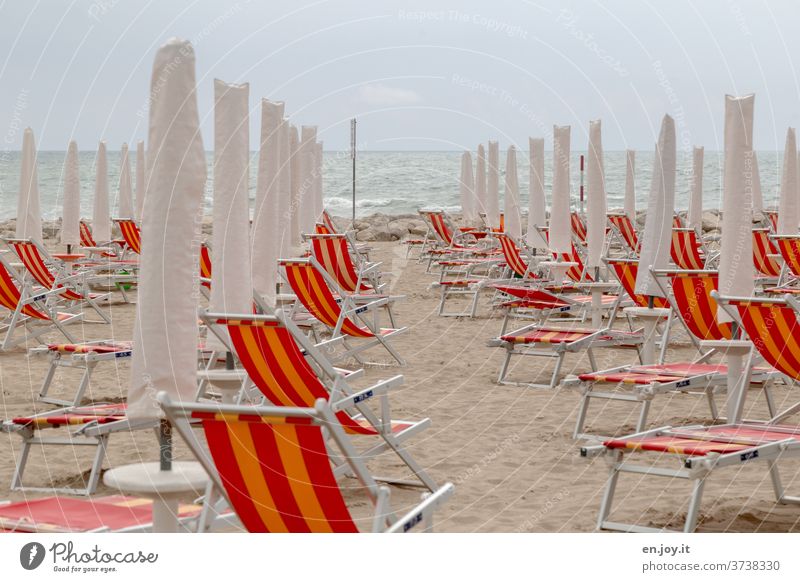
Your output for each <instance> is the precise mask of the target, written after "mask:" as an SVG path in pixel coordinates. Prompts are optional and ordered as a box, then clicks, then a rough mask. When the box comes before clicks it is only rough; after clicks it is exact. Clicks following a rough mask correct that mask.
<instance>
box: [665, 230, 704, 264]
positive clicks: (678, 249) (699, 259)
mask: <svg viewBox="0 0 800 582" xmlns="http://www.w3.org/2000/svg"><path fill="white" fill-rule="evenodd" d="M670 255H671V256H672V262H674V263H675V264H676V265H678V267H680V268H681V269H687V270H690V271H698V270H700V269H702V268H703V267H704V266H705V264H706V259H705V256H704V255H703V252H702V250H701V245H700V241H699V240H698V239H697V232H695V230H694V229H693V228H673V229H672V246H671V247H670Z"/></svg>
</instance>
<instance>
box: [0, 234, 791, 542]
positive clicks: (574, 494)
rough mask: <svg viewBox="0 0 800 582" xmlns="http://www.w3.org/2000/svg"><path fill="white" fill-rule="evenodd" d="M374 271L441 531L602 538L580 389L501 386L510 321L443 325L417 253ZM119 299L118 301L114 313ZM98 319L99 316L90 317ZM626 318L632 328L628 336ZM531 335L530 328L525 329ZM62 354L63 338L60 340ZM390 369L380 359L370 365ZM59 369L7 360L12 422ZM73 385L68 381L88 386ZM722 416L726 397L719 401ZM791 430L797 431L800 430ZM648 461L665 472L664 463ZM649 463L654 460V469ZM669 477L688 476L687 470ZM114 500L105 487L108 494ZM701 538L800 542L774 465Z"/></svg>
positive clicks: (637, 486)
mask: <svg viewBox="0 0 800 582" xmlns="http://www.w3.org/2000/svg"><path fill="white" fill-rule="evenodd" d="M371 246H372V247H373V259H375V260H380V261H383V269H384V272H388V273H391V277H392V278H391V281H392V290H391V292H392V293H393V294H401V295H405V296H406V299H405V301H402V302H399V303H398V304H397V305H396V313H397V316H398V322H399V323H401V324H402V325H405V326H408V328H409V329H408V331H407V333H405V334H404V335H403V336H401V337H399V338H397V341H396V345H397V347H398V349H399V350H400V352H401V354H402V355H403V356H404V357H405V358H406V359H407V361H408V364H407V365H406V366H405V367H402V368H398V367H387V368H383V367H371V368H368V369H367V371H366V374H365V378H364V379H363V380H361V381H359V386H365V385H368V384H369V383H371V382H374V381H376V380H378V379H381V378H386V377H389V376H393V375H395V374H403V375H404V376H405V385H404V386H402V387H401V388H400V389H398V390H396V391H395V392H394V393H393V394H392V398H391V402H392V408H393V416H394V417H395V418H410V419H417V418H422V417H429V418H430V419H431V420H432V426H431V428H429V429H428V430H427V431H425V432H423V433H421V434H420V435H418V436H417V437H416V438H414V439H413V440H412V441H410V442H409V443H408V446H409V449H410V451H411V452H412V453H413V454H414V456H415V457H416V458H417V459H418V460H419V461H420V462H421V463H422V464H423V465H424V466H425V467H426V468H427V469H428V470H429V472H430V473H431V474H432V475H433V477H434V478H435V479H436V480H437V481H438V482H445V481H451V482H453V483H454V484H455V486H456V491H455V495H454V496H453V497H452V498H451V500H450V501H449V502H448V504H447V505H446V507H445V508H444V509H443V510H442V511H440V512H439V513H437V515H436V523H435V527H436V530H437V531H448V532H474V531H480V532H528V531H531V532H571V531H592V530H593V529H594V527H595V519H596V516H597V512H598V509H599V505H600V496H601V494H602V490H603V487H604V485H605V481H606V476H607V464H606V461H605V460H604V459H603V458H598V459H595V460H592V461H588V460H586V459H582V458H581V457H580V456H579V448H580V446H579V443H577V442H575V441H573V439H572V436H571V434H572V430H573V425H574V421H575V414H576V411H577V405H578V402H579V393H578V392H577V391H574V390H567V389H557V390H552V391H551V390H544V389H530V388H519V387H513V386H499V385H497V384H496V378H497V374H498V371H499V368H500V364H501V361H502V358H503V350H502V349H501V348H490V347H487V345H486V344H487V340H489V339H490V338H491V337H493V336H495V335H496V334H497V333H498V331H499V329H500V323H501V321H500V319H498V318H487V317H486V314H487V305H488V302H489V297H488V295H487V296H486V297H484V298H483V299H482V301H481V314H482V316H481V317H480V318H477V319H474V320H470V319H461V318H442V317H438V316H437V315H436V308H437V305H438V291H437V290H433V289H430V287H429V285H430V283H431V282H432V281H434V280H435V278H434V276H433V275H428V274H425V272H424V265H420V264H417V263H416V261H415V260H413V259H412V260H409V261H406V260H405V258H404V256H405V247H404V246H402V245H400V244H398V243H377V242H376V243H371ZM116 299H119V298H118V297H115V300H116ZM110 311H111V314H112V317H113V325H111V326H108V325H101V324H92V323H87V324H82V325H75V326H72V327H71V330H72V331H74V332H75V333H76V335H79V336H81V335H82V336H83V337H85V338H86V339H101V338H112V337H113V338H114V339H119V340H129V339H130V338H131V333H132V327H133V318H134V313H135V306H134V305H130V304H121V303H119V302H115V304H114V305H112V306H111V308H110ZM86 316H87V318H90V319H92V318H93V317H92V313H91V312H89V311H87V313H86ZM624 323H625V322H624V319H623V320H622V321H621V322H620V324H619V325H620V326H622V325H624ZM521 325H522V323H521V324H520V326H521ZM48 338H49V339H52V340H54V341H61V340H60V339H59V338H58V337H57V336H56V335H54V334H53V335H50V336H48ZM683 344H684V345H683V346H681V347H675V348H674V349H671V350H670V353H669V360H670V361H677V360H681V359H684V360H685V359H691V358H693V357H694V356H695V355H696V353H695V351H694V349H693V348H690V347H689V345H688V344H687V343H686V342H683ZM368 353H369V354H370V355H371V356H372V357H373V358H375V359H378V360H384V361H385V360H386V357H385V354H383V353H381V350H380V349H375V350H372V352H368ZM597 355H598V363H599V365H600V366H602V367H610V366H613V365H620V364H624V363H628V362H632V361H633V359H634V352H632V351H630V350H599V351H598V352H597ZM517 360H518V363H517V365H516V366H515V368H514V372H513V373H514V375H515V377H517V378H528V379H531V380H538V381H543V380H546V378H548V377H549V375H550V371H551V370H552V368H551V366H552V364H553V362H552V361H549V360H542V359H540V358H517ZM46 369H47V360H46V358H36V357H29V356H28V355H27V354H26V352H25V350H24V349H23V348H17V349H15V350H12V351H10V352H8V353H3V354H0V388H2V406H3V409H2V417H3V418H11V417H14V416H18V415H27V414H29V413H30V412H31V411H33V410H44V409H49V408H52V407H51V406H46V405H42V404H41V403H37V402H36V400H35V397H36V394H37V393H38V391H39V387H40V384H41V381H42V379H43V378H44V374H45V371H46ZM588 369H589V364H588V360H587V358H586V357H585V356H584V357H579V356H572V357H570V358H569V359H568V361H567V363H566V365H565V367H564V371H565V372H566V373H579V372H583V371H587V370H588ZM128 374H129V365H128V364H127V363H123V362H111V363H106V364H103V365H101V366H99V367H98V368H97V370H96V372H95V376H94V380H93V387H92V391H91V392H90V393H89V394H87V396H88V397H90V398H93V399H95V400H104V401H107V400H118V399H120V398H122V397H123V396H124V395H125V391H126V387H127V381H128ZM77 378H78V375H77V373H76V372H73V373H72V374H71V375H70V376H68V377H66V376H65V379H66V380H69V381H70V382H71V386H72V387H73V388H74V386H75V385H76V383H77ZM774 390H775V392H774V393H775V398H776V401H777V402H778V404H779V406H781V408H783V407H785V406H788V405H789V404H791V403H793V402H794V401H795V400H797V399H800V392H798V391H797V390H789V389H788V388H787V387H785V386H783V385H778V386H776V387H775V388H774ZM719 402H720V404H721V403H722V396H720V397H719ZM637 415H638V407H635V406H632V405H630V404H628V403H612V404H608V405H605V406H604V405H603V404H595V405H594V406H593V408H592V409H590V416H589V418H590V422H589V427H588V428H589V430H593V431H595V432H603V433H604V434H608V433H611V432H614V433H617V434H624V433H626V432H632V431H633V429H634V426H635V423H636V418H637ZM708 417H709V413H708V408H707V405H706V402H705V399H704V397H701V396H697V395H687V394H676V395H669V396H662V397H658V398H656V400H655V401H654V403H653V406H652V408H651V413H650V417H649V426H650V427H656V426H663V425H671V424H686V423H700V422H706V421H707V420H708ZM746 417H747V418H760V419H763V418H766V417H767V413H766V407H765V405H764V401H763V398H762V396H761V394H760V393H759V392H758V391H756V390H752V391H751V392H750V394H749V398H748V404H747V411H746ZM791 420H792V419H790V421H791ZM0 439H2V440H3V446H4V447H5V448H4V450H5V451H6V452H7V453H6V454H5V455H3V456H2V459H0V498H9V499H13V500H17V499H22V498H24V497H26V496H28V497H34V496H36V494H31V493H29V494H23V493H21V492H10V491H9V484H10V482H11V475H12V472H13V468H14V463H15V458H16V455H17V454H18V452H19V444H20V439H19V438H18V437H16V436H15V435H5V434H3V435H2V436H0ZM176 451H177V456H178V458H181V459H188V458H190V456H189V455H188V453H187V451H186V449H185V447H183V446H182V445H181V444H180V443H178V444H177V446H176ZM89 455H90V453H89V452H88V451H85V450H75V451H72V450H70V449H69V448H68V447H55V448H51V449H50V451H49V452H48V454H47V456H46V458H45V457H43V456H42V454H41V453H40V452H34V453H32V457H31V461H30V467H29V472H28V475H27V477H28V481H29V482H30V483H37V484H47V483H54V484H58V485H62V486H63V485H67V484H70V483H74V482H75V481H76V479H77V478H78V477H79V475H80V471H81V469H84V470H85V469H88V467H89V464H90V461H89ZM156 458H157V447H156V441H155V437H154V435H153V432H152V431H147V430H146V431H139V432H136V433H132V434H124V433H122V434H117V435H114V436H113V437H112V439H111V441H110V445H109V450H108V460H107V462H106V465H105V466H106V468H107V467H109V466H118V465H123V464H128V463H134V462H138V461H140V460H155V459H156ZM648 458H649V459H652V460H655V456H654V455H651V456H649V457H648ZM642 459H644V456H642ZM657 463H658V464H663V465H671V466H673V467H674V466H676V459H675V458H665V459H662V460H658V461H657ZM402 467H403V466H402V465H401V464H400V463H399V462H397V461H396V460H395V457H393V456H389V455H384V456H383V457H381V458H380V459H378V460H376V461H374V462H372V463H371V464H370V468H371V469H373V473H374V474H376V475H390V474H391V475H398V476H403V477H406V478H407V477H408V476H407V475H404V474H403V471H402ZM781 467H782V477H783V482H784V485H785V486H786V488H787V492H788V493H789V494H792V493H795V494H796V492H798V491H799V490H800V463H798V462H796V461H785V462H783V463H781ZM346 483H347V486H348V487H352V490H351V491H348V493H347V498H348V501H349V502H350V503H351V506H352V507H353V511H354V514H355V515H356V516H358V517H365V516H366V515H367V514H368V511H369V503H368V502H367V501H366V500H365V499H364V498H363V497H362V496H361V495H360V492H359V491H357V488H356V482H355V481H354V480H348V481H346ZM620 483H621V484H620V488H619V490H618V494H617V499H616V507H617V510H616V512H615V513H614V515H613V518H614V519H615V520H618V521H636V522H638V523H640V524H644V525H653V526H658V527H664V526H672V527H675V526H679V525H680V524H681V523H682V520H683V517H684V516H685V513H686V505H687V501H688V493H689V488H690V484H689V482H687V481H684V480H676V481H672V480H669V479H658V478H653V477H649V478H642V477H637V476H633V475H624V476H623V477H622V479H621V482H620ZM107 493H111V491H110V490H109V489H108V488H106V487H105V486H103V485H101V486H100V488H99V490H98V494H107ZM419 495H420V490H419V489H414V488H408V487H392V504H393V506H394V507H395V509H396V510H397V511H398V512H403V511H405V510H408V509H410V508H411V507H412V505H413V504H414V503H415V502H417V501H418V500H419ZM699 529H700V531H743V532H751V531H800V508H798V507H797V506H791V505H779V504H777V503H776V502H775V500H774V496H773V493H772V488H771V482H770V479H769V474H768V473H767V471H766V464H765V463H754V464H745V465H743V466H741V467H737V468H730V469H725V470H720V471H718V472H715V473H714V474H712V477H711V478H710V479H709V481H708V483H707V485H706V493H705V496H704V500H703V504H702V507H701V523H700V528H699Z"/></svg>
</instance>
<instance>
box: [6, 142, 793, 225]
mask: <svg viewBox="0 0 800 582" xmlns="http://www.w3.org/2000/svg"><path fill="white" fill-rule="evenodd" d="M581 154H582V152H573V153H572V156H571V157H572V159H571V162H570V173H571V182H572V188H571V191H572V204H573V207H579V205H580V201H579V191H580V184H581V172H580V166H579V158H580V156H581ZM653 155H654V154H653V152H652V151H639V152H637V153H636V173H635V176H636V198H637V208H639V209H644V208H645V207H646V204H647V196H648V193H649V191H650V177H651V173H652V166H653ZM95 156H96V152H94V151H85V152H81V153H80V156H79V158H80V179H81V211H82V215H83V216H86V217H89V216H91V214H92V211H91V208H92V200H93V192H94V175H95V169H94V166H95ZM65 158H66V152H63V151H41V152H39V154H38V166H37V168H38V173H39V196H40V204H41V208H42V214H43V217H44V218H45V219H54V218H58V217H59V216H61V204H62V192H63V166H64V160H65ZM757 158H758V164H759V172H760V176H761V185H762V191H763V196H764V203H765V206H767V207H769V206H775V205H777V197H778V186H779V184H780V171H781V163H782V158H783V154H782V152H769V151H761V152H758V153H757ZM206 159H207V161H208V176H209V179H208V180H207V182H206V191H205V208H206V212H210V211H211V201H212V180H211V177H212V170H213V153H211V152H208V153H207V155H206ZM625 159H626V157H625V152H623V151H608V152H605V154H604V161H605V171H606V192H607V197H608V208H609V209H613V208H621V207H622V203H623V195H624V192H625ZM119 160H120V154H119V152H112V151H110V152H108V170H109V189H110V192H111V208H112V214H114V209H116V208H117V206H116V204H117V200H116V198H117V191H118V183H119ZM133 160H134V162H135V156H133ZM474 160H475V156H474V154H473V162H474ZM19 166H20V154H19V152H10V151H6V152H0V219H7V218H13V217H14V216H15V215H16V208H17V202H16V200H17V193H18V188H19V186H18V185H19ZM517 166H518V167H517V172H518V176H519V183H520V197H521V199H522V204H523V207H525V206H526V205H527V201H528V183H529V164H528V154H527V152H518V153H517ZM691 166H692V155H691V152H686V151H680V152H678V173H677V177H676V195H675V207H676V210H683V209H686V208H687V206H688V199H689V187H690V178H691ZM256 167H257V154H256V153H255V152H253V157H252V160H251V171H250V196H251V199H252V198H253V196H254V193H255V187H256V184H255V182H256V171H255V168H256ZM460 168H461V152H445V151H398V152H389V151H381V152H377V151H364V152H358V156H357V159H356V179H355V199H356V215H357V216H366V215H369V214H373V213H376V212H381V213H384V214H406V213H414V212H416V211H417V210H418V209H420V208H430V207H441V208H444V209H445V210H448V211H451V212H457V211H459V210H460V204H459V176H460ZM500 168H501V178H500V205H501V208H502V205H503V194H502V191H503V176H502V174H504V173H505V172H504V169H505V153H501V159H500ZM552 168H553V160H552V153H548V154H547V155H546V156H545V191H546V193H547V196H548V199H549V196H550V190H551V186H552ZM132 173H133V175H134V176H135V170H134V169H133V168H132ZM323 191H324V196H325V205H326V207H327V208H328V209H329V210H330V211H331V213H332V214H334V215H339V216H350V215H351V213H352V205H353V160H352V159H351V157H350V155H349V153H348V152H335V151H331V152H325V154H324V156H323ZM721 191H722V152H705V158H704V168H703V207H704V208H705V209H717V208H719V207H720V204H721ZM589 195H590V193H589V192H588V191H587V193H586V196H589Z"/></svg>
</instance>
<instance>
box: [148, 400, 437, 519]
mask: <svg viewBox="0 0 800 582" xmlns="http://www.w3.org/2000/svg"><path fill="white" fill-rule="evenodd" d="M159 401H160V403H161V406H162V408H163V409H164V412H165V414H166V416H167V418H168V419H169V420H170V422H171V423H172V424H173V426H175V428H176V429H177V431H178V433H179V434H180V436H181V437H182V438H183V439H184V440H185V441H186V443H187V445H188V446H189V448H190V450H191V451H192V452H193V453H194V455H195V456H196V457H197V459H198V460H199V461H200V463H201V464H202V465H203V467H204V468H205V469H206V471H207V472H208V474H209V476H210V477H211V481H212V483H213V485H214V488H215V489H216V490H217V491H219V492H220V493H221V494H222V495H224V497H225V499H226V501H227V502H228V504H229V505H230V507H231V508H232V509H233V510H234V511H235V512H236V514H237V515H238V517H239V519H240V520H241V522H242V525H243V526H244V528H245V529H246V530H247V531H249V532H259V533H268V532H272V533H323V532H325V533H333V532H342V533H345V532H346V533H355V532H358V531H360V529H361V528H360V527H359V524H358V522H357V521H356V520H355V519H354V518H353V516H352V514H351V513H350V510H349V509H348V507H347V505H346V503H345V501H344V497H343V490H342V487H341V485H340V484H339V482H338V481H337V478H336V475H335V473H334V470H333V469H332V461H338V462H340V463H343V464H346V465H347V466H348V469H349V471H350V472H351V473H352V474H354V475H355V477H356V478H357V479H358V480H359V483H360V485H361V486H362V487H363V488H364V491H365V493H366V495H367V498H368V499H369V501H370V502H371V503H372V504H373V505H374V508H375V513H374V515H373V516H372V518H371V520H370V524H369V526H368V528H369V529H371V531H373V532H384V531H387V532H407V531H414V529H415V528H416V530H421V531H430V530H431V527H432V514H433V511H434V509H435V508H436V507H438V506H439V505H440V504H441V503H442V502H444V501H445V500H446V499H448V498H449V497H450V495H451V494H452V492H453V485H452V484H449V483H448V484H446V485H444V486H443V487H442V488H440V489H438V490H436V491H435V492H434V493H432V494H430V495H429V496H427V497H426V498H425V499H424V500H423V501H422V503H421V504H420V505H418V506H417V507H415V508H414V509H412V510H411V511H410V512H408V513H406V514H405V515H404V516H402V517H399V518H398V517H397V516H396V515H395V514H394V512H393V511H392V510H391V507H390V505H389V488H388V487H385V486H384V487H379V486H378V483H377V482H376V480H375V479H374V478H373V477H372V475H371V474H370V473H369V471H368V470H367V468H366V466H365V465H364V463H363V462H362V460H361V459H360V458H359V456H358V454H357V453H356V451H355V449H354V447H353V446H352V444H351V442H350V440H349V439H348V437H347V435H346V434H345V431H344V429H343V427H342V425H341V424H340V423H339V421H338V419H337V417H336V415H335V411H334V409H333V408H332V407H331V406H330V405H329V404H328V403H326V402H325V401H324V400H320V401H318V402H317V403H315V406H314V408H294V407H291V408H288V407H267V406H259V407H249V406H247V407H246V406H217V405H209V404H186V403H174V402H172V401H171V400H170V399H169V397H168V396H167V395H166V394H165V393H164V392H162V393H161V394H159ZM197 422H199V423H200V425H201V426H202V431H203V433H204V435H205V443H207V444H203V443H202V442H201V440H200V439H198V436H197V434H196V433H195V431H194V430H193V429H192V424H191V423H197Z"/></svg>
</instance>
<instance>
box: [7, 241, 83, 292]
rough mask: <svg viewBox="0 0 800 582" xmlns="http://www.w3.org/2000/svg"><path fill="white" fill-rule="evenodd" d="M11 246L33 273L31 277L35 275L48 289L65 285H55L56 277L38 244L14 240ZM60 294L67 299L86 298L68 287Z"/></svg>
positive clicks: (40, 283)
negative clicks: (37, 246)
mask: <svg viewBox="0 0 800 582" xmlns="http://www.w3.org/2000/svg"><path fill="white" fill-rule="evenodd" d="M11 246H12V247H13V248H14V252H16V253H17V256H18V257H19V259H20V260H21V261H22V264H23V265H25V268H26V269H27V270H28V272H29V273H30V274H31V277H33V278H34V279H35V280H36V282H37V283H39V285H41V286H42V287H44V288H45V289H47V290H48V291H49V290H50V289H61V288H63V285H57V286H56V285H55V282H56V278H55V276H54V275H53V273H51V272H50V269H49V268H48V266H47V264H46V263H45V262H44V257H42V254H41V253H40V252H39V249H38V248H36V244H34V243H33V242H30V241H14V242H12V243H11ZM59 295H60V296H61V297H63V298H64V299H66V300H67V301H80V300H81V299H85V297H84V296H83V295H81V294H80V293H78V292H76V291H74V290H72V289H66V288H64V291H63V292H61V293H59Z"/></svg>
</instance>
